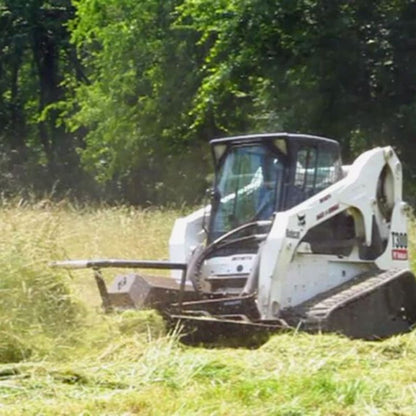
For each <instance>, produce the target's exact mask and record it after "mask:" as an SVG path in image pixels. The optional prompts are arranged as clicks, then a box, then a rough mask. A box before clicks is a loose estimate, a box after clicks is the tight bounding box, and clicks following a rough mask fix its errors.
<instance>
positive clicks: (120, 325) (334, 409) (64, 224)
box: [0, 205, 416, 416]
mask: <svg viewBox="0 0 416 416" xmlns="http://www.w3.org/2000/svg"><path fill="white" fill-rule="evenodd" d="M177 216H178V213H177V212H175V211H158V210H156V211H151V212H143V211H139V210H135V209H131V208H127V207H120V208H102V209H74V208H73V207H71V206H70V205H66V206H61V207H57V206H49V205H48V206H47V207H46V209H45V208H44V207H42V208H40V207H38V208H37V207H25V206H20V207H15V206H9V207H4V208H3V209H1V210H0V230H1V233H0V247H1V249H2V251H1V253H0V267H1V270H2V273H1V280H0V295H1V297H0V330H1V338H0V358H1V360H2V361H3V364H1V365H0V415H12V416H17V415H54V416H55V415H136V414H140V415H235V414H238V415H286V416H289V415H291V416H294V415H339V416H341V415H342V416H347V415H414V414H416V364H415V363H416V333H415V332H413V333H409V334H405V335H400V336H396V337H392V338H390V339H388V340H385V341H382V342H364V341H358V340H349V339H346V338H344V337H340V336H336V335H308V334H304V333H296V332H294V333H285V334H278V335H274V336H273V337H271V338H270V339H269V341H268V342H266V343H265V344H264V345H262V346H261V347H260V348H258V349H256V350H249V349H245V348H234V349H231V348H221V349H219V348H217V349H204V348H197V347H186V346H184V345H182V344H181V343H180V342H179V341H178V337H177V335H175V334H173V335H169V334H166V332H165V328H164V324H163V322H162V320H161V318H160V316H159V315H157V314H156V313H155V312H153V311H127V312H124V313H122V314H112V315H103V314H102V313H101V311H100V308H99V307H98V305H99V297H98V295H97V292H96V288H95V286H94V281H93V279H92V277H91V272H86V273H84V272H83V271H80V272H76V273H75V272H74V273H72V274H71V275H69V274H68V273H67V272H59V271H57V270H52V269H50V268H48V266H47V264H48V262H49V261H51V260H56V259H63V258H92V257H122V258H148V259H162V258H166V257H167V240H168V237H169V233H170V229H171V226H172V224H173V221H174V219H175V218H176V217H177ZM414 239H415V236H414V234H412V238H411V241H412V242H413V241H414ZM111 274H112V273H108V275H109V276H108V277H109V278H110V277H111Z"/></svg>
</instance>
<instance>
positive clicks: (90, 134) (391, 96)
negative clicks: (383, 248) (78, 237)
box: [0, 0, 416, 204]
mask: <svg viewBox="0 0 416 416" xmlns="http://www.w3.org/2000/svg"><path fill="white" fill-rule="evenodd" d="M414 62H416V2H415V1H411V0H377V1H374V2H368V1H365V0H356V1H354V2H351V1H349V0H320V1H318V0H280V1H276V0H275V1H272V0H141V1H140V2H137V1H134V0H73V1H70V0H25V1H23V0H0V187H1V188H0V191H1V192H2V193H3V194H5V195H8V194H16V193H20V194H22V193H23V194H24V193H31V194H34V195H42V194H45V193H53V192H54V193H55V194H56V195H59V196H62V195H71V196H74V197H78V198H84V197H89V198H99V199H104V200H109V201H113V200H124V201H128V202H131V203H137V204H147V203H153V204H155V203H157V204H158V203H169V202H176V203H178V202H191V203H192V202H195V201H196V200H197V199H198V198H200V197H201V195H202V194H203V189H204V187H205V186H206V175H207V172H208V171H209V169H210V164H209V151H208V148H207V145H206V144H207V142H208V140H209V139H211V138H214V137H220V136H227V135H233V134H241V133H252V132H277V131H291V132H303V133H310V134H318V135H322V136H326V137H330V138H334V139H336V140H338V141H339V142H340V143H341V145H342V148H343V155H344V159H345V160H346V161H347V162H351V161H352V159H353V158H354V157H355V156H356V155H357V154H359V153H360V152H361V151H363V150H365V149H368V148H370V147H372V146H375V145H385V144H391V145H393V146H394V147H395V148H396V150H397V152H398V153H399V155H400V158H401V160H402V162H403V165H404V169H405V179H406V190H407V198H408V199H411V200H414V198H415V196H416V186H415V185H413V182H414V178H415V176H416V166H415V164H414V163H413V161H415V160H416V146H415V145H414V144H415V138H414V137H415V133H416V95H415V91H416V66H415V65H414Z"/></svg>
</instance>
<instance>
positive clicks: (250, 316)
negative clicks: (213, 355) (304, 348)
mask: <svg viewBox="0 0 416 416" xmlns="http://www.w3.org/2000/svg"><path fill="white" fill-rule="evenodd" d="M211 147H212V154H213V159H214V166H215V182H214V186H213V188H212V192H211V203H210V205H209V206H207V207H205V208H202V209H200V210H198V211H196V212H194V213H192V214H191V215H189V216H187V217H184V218H179V219H177V220H176V222H175V225H174V227H173V230H172V234H171V238H170V242H169V249H170V260H169V261H138V260H132V261H128V260H85V261H84V260H81V261H79V260H75V261H61V262H56V263H55V264H54V265H55V266H60V267H66V268H81V267H90V268H93V269H94V274H95V278H96V281H97V284H98V288H99V290H100V293H101V296H102V299H103V305H104V307H105V309H106V310H110V309H113V308H121V309H125V308H143V307H153V308H156V309H158V310H159V311H161V313H162V314H163V315H164V316H165V317H166V318H167V319H168V320H169V321H170V322H172V321H173V322H176V321H181V322H185V323H186V324H189V325H191V326H195V327H196V328H198V331H199V334H200V335H201V334H202V336H201V339H204V335H206V336H207V337H208V338H209V336H210V335H209V334H211V332H210V331H211V330H213V329H214V330H217V331H216V332H218V328H221V329H220V332H222V333H223V334H228V333H232V332H237V333H244V331H246V330H247V329H260V330H268V331H273V330H278V329H281V328H291V327H295V328H298V329H301V330H302V329H303V330H306V331H311V332H314V331H323V332H339V333H342V334H344V335H346V336H349V337H353V338H364V339H378V338H384V337H388V336H391V335H393V334H396V333H401V332H406V331H409V330H410V329H411V328H412V325H413V324H414V323H415V322H416V281H415V277H414V275H413V274H412V272H411V271H410V270H409V252H408V234H407V219H406V218H407V211H408V207H407V205H406V204H405V203H404V202H403V200H402V168H401V163H400V161H399V159H398V157H397V155H396V154H395V152H394V151H393V149H392V148H391V147H389V146H388V147H378V148H375V149H372V150H369V151H367V152H365V153H363V154H361V155H360V156H359V157H358V158H357V159H356V160H355V161H354V163H353V164H352V165H350V166H343V165H342V163H341V158H340V149H339V144H338V143H337V142H336V141H334V140H330V139H326V138H322V137H316V136H309V135H301V134H287V133H275V134H258V135H249V136H238V137H230V138H225V139H216V140H212V141H211ZM105 267H127V268H135V267H137V268H154V269H171V270H172V272H171V274H172V276H171V277H170V278H169V277H161V276H145V275H141V274H137V273H131V274H126V275H121V276H117V277H116V278H115V280H114V282H113V283H112V285H111V286H110V287H109V288H107V287H106V284H105V282H104V280H103V278H102V275H101V269H102V268H105Z"/></svg>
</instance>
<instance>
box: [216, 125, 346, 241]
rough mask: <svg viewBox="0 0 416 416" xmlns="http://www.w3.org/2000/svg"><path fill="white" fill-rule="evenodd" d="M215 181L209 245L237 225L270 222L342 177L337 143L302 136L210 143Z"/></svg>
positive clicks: (244, 137)
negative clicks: (279, 213) (275, 216)
mask: <svg viewBox="0 0 416 416" xmlns="http://www.w3.org/2000/svg"><path fill="white" fill-rule="evenodd" d="M211 146H212V153H213V158H214V164H215V182H214V191H213V194H212V201H211V216H210V224H209V233H208V241H209V242H213V241H215V240H216V239H217V238H219V237H221V236H222V235H224V234H226V233H228V232H229V231H231V230H234V229H236V228H237V227H240V226H241V225H244V224H247V223H251V222H254V221H262V220H270V219H271V218H272V216H273V213H275V212H279V211H285V210H287V209H289V208H292V207H293V206H295V205H298V204H300V203H301V202H303V201H305V200H306V199H308V198H310V197H311V196H313V195H315V194H317V193H318V192H320V191H322V190H323V189H325V188H327V187H328V186H330V185H332V184H333V183H335V182H337V181H338V180H340V179H341V178H342V163H341V158H340V149H339V144H338V143H337V142H336V141H334V140H330V139H326V138H323V137H317V136H309V135H301V134H287V133H274V134H259V135H249V136H237V137H230V138H226V139H215V140H212V141H211Z"/></svg>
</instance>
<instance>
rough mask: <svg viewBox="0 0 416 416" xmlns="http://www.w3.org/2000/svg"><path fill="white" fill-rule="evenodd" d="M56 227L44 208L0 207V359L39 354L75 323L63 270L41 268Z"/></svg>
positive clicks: (52, 248) (53, 247) (77, 312)
mask: <svg viewBox="0 0 416 416" xmlns="http://www.w3.org/2000/svg"><path fill="white" fill-rule="evenodd" d="M56 229H57V221H56V218H55V217H54V216H53V215H52V214H50V213H35V212H33V211H32V210H30V209H24V208H22V209H2V210H0V295H1V301H0V362H8V361H19V360H22V359H27V358H29V357H30V356H31V355H32V354H35V353H39V354H42V351H45V348H46V350H49V349H50V343H51V341H53V340H55V339H57V338H61V337H62V336H63V335H64V334H65V333H67V332H68V331H69V330H70V329H71V328H73V327H74V326H76V325H77V324H78V323H79V320H80V317H81V315H82V309H83V308H82V306H81V304H80V303H79V302H77V301H76V300H75V299H74V297H73V296H72V291H71V283H70V281H69V278H68V275H66V274H64V273H62V272H56V271H55V270H52V269H50V268H48V267H47V263H48V261H50V259H51V257H52V256H54V255H56V253H58V252H59V247H58V246H57V242H56Z"/></svg>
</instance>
